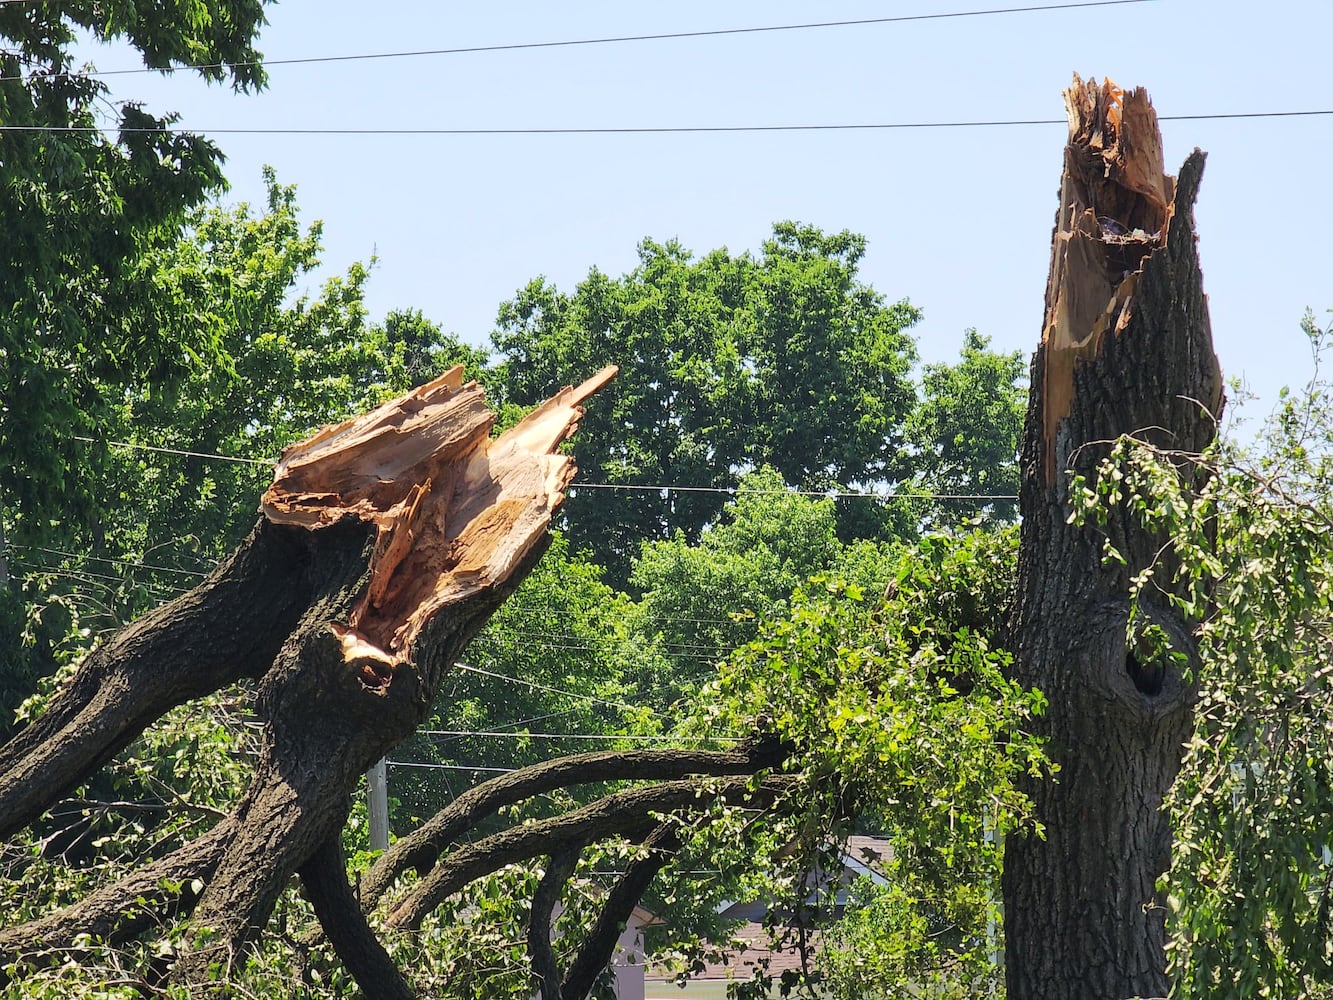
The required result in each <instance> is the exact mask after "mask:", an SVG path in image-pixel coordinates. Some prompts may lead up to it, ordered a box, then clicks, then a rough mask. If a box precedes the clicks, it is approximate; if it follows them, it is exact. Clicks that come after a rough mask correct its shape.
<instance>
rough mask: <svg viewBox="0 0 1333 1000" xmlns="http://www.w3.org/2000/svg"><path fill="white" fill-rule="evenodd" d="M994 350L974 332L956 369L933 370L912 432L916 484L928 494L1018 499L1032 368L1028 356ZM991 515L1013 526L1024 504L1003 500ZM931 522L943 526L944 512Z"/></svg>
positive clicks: (993, 506)
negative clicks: (1020, 440) (1027, 385)
mask: <svg viewBox="0 0 1333 1000" xmlns="http://www.w3.org/2000/svg"><path fill="white" fill-rule="evenodd" d="M989 344H990V338H988V337H983V336H982V335H981V334H979V333H977V331H976V330H968V331H967V333H966V334H965V335H964V337H963V350H962V359H961V360H960V361H959V362H958V363H957V364H956V365H946V364H938V365H926V366H925V369H924V371H923V373H922V378H921V387H922V392H923V399H922V401H921V403H920V405H919V406H918V407H917V408H916V410H914V411H913V413H912V415H911V418H910V419H909V420H908V422H907V428H906V434H907V437H908V438H909V439H910V441H911V442H912V444H913V446H914V447H915V449H916V451H917V454H916V459H915V463H914V464H915V467H916V480H915V481H914V485H915V486H916V487H918V488H920V489H924V490H928V491H930V492H933V493H957V494H986V495H994V494H1003V495H1010V496H1017V495H1018V437H1019V434H1020V433H1021V432H1022V429H1023V412H1024V410H1025V408H1026V406H1027V390H1026V388H1024V386H1023V385H1022V380H1023V375H1024V370H1025V368H1026V367H1027V366H1026V363H1025V362H1024V359H1023V356H1022V354H1021V353H1020V352H1018V351H1014V352H1012V353H1010V354H996V353H993V352H991V351H989V350H987V348H988V346H989ZM946 509H948V508H946ZM986 509H987V510H989V512H990V513H991V515H992V516H994V517H996V518H997V519H1000V520H1009V519H1012V518H1013V516H1014V514H1015V512H1016V511H1017V509H1018V504H1017V502H1016V501H996V502H994V503H992V504H989V505H987V507H986ZM930 516H931V519H932V520H935V519H936V518H937V517H938V514H935V513H934V512H931V514H930Z"/></svg>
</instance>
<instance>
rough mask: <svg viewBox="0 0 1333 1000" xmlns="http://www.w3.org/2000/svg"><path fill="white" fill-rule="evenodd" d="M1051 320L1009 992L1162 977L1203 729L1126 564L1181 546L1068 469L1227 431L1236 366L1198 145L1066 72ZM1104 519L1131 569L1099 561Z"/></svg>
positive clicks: (1137, 983) (1150, 986) (1038, 415)
mask: <svg viewBox="0 0 1333 1000" xmlns="http://www.w3.org/2000/svg"><path fill="white" fill-rule="evenodd" d="M1065 98H1066V104H1067V107H1068V112H1069V128H1070V138H1069V143H1068V146H1067V147H1066V151H1065V167H1064V175H1063V179H1062V181H1061V186H1060V207H1059V211H1058V214H1057V216H1056V226H1055V235H1054V242H1053V247H1052V252H1051V271H1050V277H1049V281H1048V285H1047V290H1046V319H1045V327H1044V329H1043V331H1042V338H1041V345H1040V347H1039V348H1038V350H1037V353H1036V355H1035V357H1034V359H1033V362H1032V388H1031V399H1030V404H1029V408H1028V415H1027V421H1026V426H1025V430H1024V438H1023V446H1022V468H1023V483H1022V494H1021V510H1022V516H1023V524H1022V542H1021V548H1020V557H1019V573H1018V596H1017V602H1016V605H1015V618H1014V622H1013V625H1014V643H1015V653H1016V656H1015V663H1014V668H1013V669H1014V673H1015V675H1016V677H1017V679H1018V680H1019V681H1021V682H1022V683H1023V684H1025V685H1029V686H1034V687H1037V688H1040V689H1041V690H1042V691H1043V692H1045V694H1046V695H1047V697H1048V698H1049V699H1050V707H1049V710H1048V711H1047V713H1046V715H1045V717H1044V718H1042V719H1040V720H1038V725H1039V728H1040V729H1041V730H1042V731H1044V735H1046V736H1048V737H1049V740H1050V743H1049V753H1050V755H1051V757H1052V759H1053V760H1054V761H1055V762H1056V763H1057V764H1058V765H1059V768H1060V770H1059V773H1058V774H1057V775H1056V776H1055V778H1054V780H1053V781H1049V782H1041V783H1034V784H1033V786H1032V787H1031V789H1030V792H1031V794H1032V797H1033V799H1034V803H1035V807H1036V819H1037V821H1038V822H1040V823H1041V824H1042V825H1043V826H1044V836H1042V837H1037V836H1029V837H1014V838H1011V839H1010V840H1009V842H1008V844H1007V848H1006V853H1005V865H1004V904H1005V945H1006V964H1007V971H1006V975H1007V980H1008V996H1009V997H1010V1000H1074V998H1078V1000H1121V998H1124V997H1131V996H1142V997H1161V996H1165V995H1166V993H1167V991H1168V983H1167V977H1166V958H1165V951H1164V945H1165V936H1166V935H1165V901H1164V900H1163V899H1161V898H1160V896H1159V894H1158V892H1157V890H1156V884H1155V883H1156V880H1157V878H1158V876H1160V875H1161V874H1162V873H1163V872H1164V871H1165V870H1166V867H1167V865H1168V862H1169V857H1170V844H1171V833H1170V829H1169V825H1168V819H1167V816H1166V814H1165V813H1163V812H1162V809H1161V807H1162V802H1163V799H1164V797H1165V796H1166V794H1167V791H1168V790H1169V789H1170V787H1171V784H1172V782H1173V780H1174V779H1175V776H1176V774H1177V772H1178V770H1179V767H1180V763H1181V758H1182V754H1183V744H1184V743H1185V741H1186V740H1187V739H1188V738H1189V736H1190V733H1191V724H1192V708H1193V690H1192V687H1191V684H1190V681H1189V678H1188V671H1187V670H1182V669H1181V666H1180V665H1179V664H1177V663H1175V662H1172V661H1170V660H1169V659H1166V658H1162V657H1158V658H1155V659H1154V658H1149V657H1147V656H1146V655H1145V654H1144V653H1143V651H1142V650H1140V649H1139V648H1137V647H1136V646H1135V643H1134V635H1133V634H1127V632H1130V631H1131V630H1129V629H1128V628H1127V627H1128V625H1129V617H1130V604H1129V580H1130V578H1131V576H1132V575H1133V574H1136V573H1138V572H1139V571H1140V570H1142V569H1143V568H1144V567H1146V566H1149V565H1156V566H1158V567H1159V573H1158V577H1159V578H1161V579H1170V578H1171V573H1170V569H1171V567H1170V565H1169V563H1170V560H1171V555H1170V552H1169V547H1167V546H1164V542H1165V541H1166V540H1165V539H1163V538H1160V537H1155V536H1152V535H1150V534H1149V533H1148V532H1145V531H1143V530H1142V529H1141V528H1139V527H1138V526H1137V525H1136V524H1135V523H1134V522H1133V521H1132V519H1131V518H1130V517H1129V516H1128V515H1126V514H1124V513H1121V512H1111V514H1110V520H1109V522H1108V525H1107V526H1104V527H1103V528H1097V527H1094V526H1091V525H1076V524H1070V523H1069V514H1070V505H1069V499H1070V492H1069V491H1070V473H1071V472H1076V473H1080V474H1083V475H1087V476H1089V478H1091V477H1092V475H1093V473H1094V472H1095V470H1096V468H1097V465H1098V463H1099V462H1100V461H1101V459H1102V458H1104V457H1105V456H1106V454H1107V449H1108V444H1109V442H1111V441H1112V440H1113V439H1115V438H1117V437H1119V436H1121V435H1125V434H1134V435H1137V436H1139V437H1142V438H1146V439H1147V440H1148V441H1150V442H1151V443H1153V444H1156V445H1160V446H1163V447H1166V448H1170V449H1179V450H1182V451H1185V452H1194V451H1199V450H1202V449H1203V448H1204V447H1205V446H1206V445H1207V444H1208V443H1209V442H1210V441H1211V440H1212V438H1213V436H1214V433H1215V428H1216V418H1217V417H1218V415H1219V414H1220V410H1221V407H1222V379H1221V374H1220V372H1219V369H1218V364H1217V359H1216V356H1215V355H1214V353H1213V348H1212V338H1211V333H1210V330H1209V324H1208V310H1207V303H1206V300H1205V298H1204V294H1203V280H1202V276H1201V274H1200V271H1199V264H1198V258H1197V254H1196V247H1195V234H1194V227H1193V204H1194V198H1195V195H1196V193H1197V190H1198V185H1199V179H1200V175H1201V174H1202V171H1203V161H1204V157H1203V154H1202V153H1200V152H1199V151H1198V150H1195V152H1194V153H1193V154H1191V155H1190V157H1189V158H1188V159H1187V160H1186V161H1185V164H1184V166H1183V167H1182V168H1181V170H1180V174H1179V177H1178V178H1172V177H1170V176H1168V175H1167V174H1165V172H1164V170H1163V164H1162V144H1161V137H1160V134H1159V132H1158V128H1157V117H1156V113H1155V112H1154V111H1153V108H1152V105H1151V104H1150V102H1149V100H1148V96H1147V94H1146V93H1145V92H1144V91H1143V90H1134V91H1131V92H1129V93H1125V94H1123V95H1122V93H1121V91H1119V90H1118V89H1117V88H1116V87H1115V86H1114V85H1113V84H1111V83H1110V82H1109V81H1108V82H1106V83H1104V84H1102V85H1100V86H1099V85H1096V84H1094V83H1091V82H1086V83H1085V82H1084V81H1082V80H1080V79H1079V78H1078V77H1075V78H1074V85H1073V87H1072V88H1071V89H1070V90H1068V91H1066V94H1065ZM1107 532H1109V534H1110V536H1111V539H1112V541H1113V542H1114V543H1115V544H1116V546H1117V547H1118V548H1119V550H1120V551H1121V552H1122V553H1123V554H1124V555H1125V557H1126V559H1127V561H1128V563H1127V565H1124V566H1119V565H1114V566H1113V565H1106V564H1104V563H1103V559H1102V556H1103V541H1104V538H1105V533H1107ZM1140 611H1141V614H1140V619H1139V621H1140V623H1141V624H1146V623H1152V624H1155V625H1158V626H1160V627H1161V628H1163V629H1165V631H1166V633H1167V634H1168V635H1169V636H1170V637H1171V638H1172V640H1173V643H1174V644H1175V646H1176V647H1177V648H1178V649H1182V650H1185V651H1189V650H1190V649H1191V646H1190V640H1189V633H1190V628H1191V623H1189V622H1184V621H1180V620H1179V619H1178V617H1177V616H1176V614H1175V612H1174V611H1172V610H1171V609H1169V608H1168V607H1166V606H1165V602H1163V603H1162V604H1160V605H1159V604H1154V603H1153V602H1152V601H1151V600H1146V601H1144V602H1143V605H1142V607H1141V609H1140Z"/></svg>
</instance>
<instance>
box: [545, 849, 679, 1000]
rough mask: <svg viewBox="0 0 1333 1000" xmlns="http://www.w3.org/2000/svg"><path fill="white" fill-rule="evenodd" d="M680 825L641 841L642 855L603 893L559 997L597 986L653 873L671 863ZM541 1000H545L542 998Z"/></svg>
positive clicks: (582, 995)
mask: <svg viewBox="0 0 1333 1000" xmlns="http://www.w3.org/2000/svg"><path fill="white" fill-rule="evenodd" d="M680 846H681V835H680V826H679V825H677V824H675V823H663V824H662V825H661V826H659V827H658V828H657V829H656V830H654V831H653V832H652V833H651V834H649V835H648V839H647V840H645V841H644V842H643V854H642V856H640V857H638V858H635V859H634V860H633V861H631V862H630V863H629V865H627V866H626V868H625V874H624V875H622V876H621V877H620V880H619V881H618V882H616V884H615V886H614V887H613V888H612V889H611V891H610V892H609V893H608V894H607V897H606V903H605V905H604V906H603V907H602V912H601V913H600V914H598V916H597V922H596V923H594V924H593V926H592V930H590V931H588V936H587V938H585V939H584V942H583V945H582V947H580V948H579V951H578V954H577V955H575V956H574V959H573V961H571V962H570V963H569V968H568V969H567V970H566V972H565V978H564V982H563V983H562V984H561V994H562V995H563V996H565V997H568V998H571V1000H572V998H574V997H586V996H587V995H588V994H589V993H591V992H592V988H593V986H595V985H596V983H597V977H598V975H600V974H601V971H602V970H603V969H605V968H606V966H607V963H608V962H610V961H611V956H612V955H614V954H615V950H616V942H617V941H618V940H619V939H620V935H621V933H622V932H623V931H624V929H625V926H626V925H627V924H628V923H629V919H630V915H631V914H632V913H633V912H634V907H636V906H638V905H639V900H640V899H642V898H643V894H644V892H646V891H647V889H648V885H649V884H650V883H651V882H652V880H653V878H654V877H656V875H657V873H658V872H660V871H661V870H662V869H663V868H665V867H666V866H667V865H668V864H670V863H671V859H672V857H673V856H674V855H675V853H676V852H677V851H678V850H680ZM543 1000H545V998H543Z"/></svg>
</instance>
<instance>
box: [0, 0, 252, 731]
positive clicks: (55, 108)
mask: <svg viewBox="0 0 1333 1000" xmlns="http://www.w3.org/2000/svg"><path fill="white" fill-rule="evenodd" d="M263 20H264V19H263V6H262V4H261V3H260V2H259V0H223V2H218V3H211V2H210V3H206V2H203V0H187V2H185V3H183V4H178V5H176V6H175V7H173V8H172V10H171V11H170V12H166V11H162V10H150V9H147V8H144V7H142V6H141V5H136V4H134V3H131V2H124V0H111V2H109V3H90V2H67V3H41V4H27V3H25V4H5V5H3V9H0V40H2V41H3V45H0V49H2V50H3V51H2V52H0V119H3V121H4V122H5V125H6V126H7V131H6V132H5V133H4V135H3V137H0V162H2V163H3V181H4V183H3V184H0V227H3V230H4V232H5V234H6V238H5V241H4V248H3V250H0V255H3V262H2V263H0V368H2V369H3V376H2V377H0V386H2V387H3V388H0V394H2V395H0V532H2V533H3V534H4V536H5V537H6V538H7V539H8V540H9V541H10V542H11V543H14V544H17V545H43V546H50V547H55V548H70V547H83V546H84V545H85V544H86V543H87V541H88V538H87V535H86V534H84V531H83V529H84V526H85V525H86V524H88V523H89V521H90V520H92V518H93V515H94V513H95V511H96V508H97V506H98V504H99V503H100V497H99V495H98V494H97V493H96V491H94V490H92V489H90V488H89V486H90V484H89V481H88V478H87V473H88V472H89V471H90V470H91V469H95V468H97V467H99V466H101V465H102V464H103V463H104V462H105V460H106V448H105V445H104V444H103V442H104V441H105V436H104V435H103V434H102V433H101V430H102V424H103V421H104V420H105V419H106V416H107V409H108V406H109V405H112V404H114V401H115V399H116V396H117V394H118V392H119V391H121V390H123V389H125V388H126V387H129V386H133V385H136V384H139V383H142V382H149V381H151V382H154V383H156V384H157V385H158V386H159V387H160V390H161V391H162V392H163V393H167V394H170V393H171V392H173V391H174V390H175V389H177V388H178V387H179V385H180V382H181V380H182V379H183V378H184V376H185V374H186V372H187V371H188V370H189V368H190V367H191V365H192V364H194V363H196V362H197V361H199V360H200V359H213V358H216V356H217V352H218V345H217V342H216V327H215V326H213V325H212V324H202V325H199V326H195V325H193V324H190V323H189V322H186V321H185V317H186V316H188V314H189V313H190V311H191V310H190V304H189V302H188V301H187V300H182V299H179V298H172V297H169V296H163V295H161V294H159V290H158V288H157V287H156V281H157V274H156V272H155V270H154V268H152V267H150V266H145V264H144V253H145V251H146V250H148V249H149V248H152V247H154V246H158V245H161V244H162V243H164V242H165V243H170V242H172V241H173V240H174V238H175V235H176V233H177V231H178V229H179V227H180V224H181V222H182V219H183V213H184V212H185V211H186V210H188V209H189V208H191V207H193V206H195V205H198V204H200V203H201V202H202V201H203V200H204V199H205V198H206V197H207V196H208V195H209V194H210V193H213V192H216V191H218V190H220V189H221V188H222V187H223V185H224V182H223V178H222V173H221V162H222V154H221V152H220V151H219V150H218V149H217V147H216V146H214V145H213V144H212V143H211V142H209V141H208V140H206V139H204V138H202V137H201V136H197V135H192V134H189V133H185V132H177V131H173V130H170V129H168V128H166V127H167V126H170V125H171V122H172V120H173V119H172V117H171V116H170V115H165V116H155V115H153V114H151V113H149V112H148V111H147V110H145V109H144V108H143V107H142V106H140V105H138V104H133V103H128V104H123V105H121V106H120V107H119V108H117V109H115V120H114V121H113V122H110V123H108V122H107V121H105V120H104V115H103V112H104V110H105V109H106V108H108V107H109V105H107V104H106V102H105V95H106V93H107V88H106V86H105V85H104V84H103V83H101V82H100V81H98V80H96V79H93V78H91V77H88V76H85V75H83V74H81V73H80V72H78V71H77V67H75V65H74V63H73V55H72V50H73V46H74V42H75V37H76V34H77V33H78V32H84V33H86V35H87V36H89V37H92V38H94V39H99V40H113V39H123V40H125V41H127V42H129V43H130V45H131V46H133V47H134V48H135V49H137V50H138V51H139V52H140V53H141V54H142V56H143V58H144V62H145V64H146V65H147V66H149V67H150V68H153V69H168V68H170V67H173V66H193V65H202V68H201V69H199V70H197V72H199V73H200V74H201V75H203V76H204V77H206V78H207V79H210V80H214V81H219V82H222V81H230V83H231V84H232V86H233V87H235V88H236V89H238V90H252V89H255V88H258V87H260V86H262V85H263V82H264V73H263V70H262V68H261V67H260V63H259V53H258V52H257V51H256V50H255V48H254V43H255V38H256V35H257V33H258V31H259V28H260V26H261V25H262V24H263ZM104 127H105V128H106V129H107V131H103V130H102V129H103V128H104ZM106 387H112V388H113V389H114V390H116V391H115V392H112V393H111V394H110V395H109V396H108V395H107V394H106V393H105V391H104V389H105V388H106ZM83 437H90V438H92V439H94V443H93V444H91V445H90V444H88V443H87V442H85V441H81V440H79V439H80V438H83ZM24 603H25V602H24V597H23V594H22V593H21V592H17V591H15V590H10V589H6V590H5V591H4V592H3V594H2V595H0V626H3V639H2V640H0V642H2V644H3V646H4V649H3V651H0V706H3V708H4V710H5V711H4V713H3V715H4V719H3V721H0V732H3V731H4V728H6V727H7V726H8V718H7V717H8V714H9V710H10V709H12V707H13V705H14V704H15V701H16V699H17V698H18V697H21V696H22V695H23V694H26V693H27V692H28V691H29V690H30V686H31V682H32V677H33V673H34V670H35V669H36V670H40V669H43V668H44V667H43V665H42V664H41V663H39V664H37V665H36V666H34V664H33V663H32V662H31V661H30V655H29V654H26V653H24V652H23V651H22V649H21V648H20V646H21V644H20V635H21V633H22V632H23V631H24V628H25V626H26V625H28V624H30V623H28V622H26V621H25V616H26V612H25V608H24ZM38 631H39V632H41V631H43V630H42V629H41V628H40V627H39V628H38ZM55 632H56V633H57V634H59V632H60V629H59V627H56V628H55ZM53 641H55V640H54V639H53V638H52V637H51V636H50V635H42V636H40V637H39V640H38V643H39V645H40V646H43V647H45V646H49V645H50V643H51V642H53ZM39 653H40V650H39ZM40 659H41V657H40V655H39V660H40ZM46 665H47V666H49V660H48V661H47V664H46Z"/></svg>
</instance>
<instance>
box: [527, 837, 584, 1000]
mask: <svg viewBox="0 0 1333 1000" xmlns="http://www.w3.org/2000/svg"><path fill="white" fill-rule="evenodd" d="M578 863H579V847H578V846H573V847H568V848H566V849H564V850H562V851H557V852H556V853H555V854H552V855H551V856H550V857H549V858H547V861H546V871H545V872H543V873H542V877H541V881H539V882H538V883H537V888H536V889H535V890H534V891H533V893H532V906H531V910H530V913H529V916H528V955H529V957H530V958H531V959H532V974H533V976H534V977H535V978H536V980H537V983H538V985H539V986H540V987H541V1000H561V992H560V963H559V962H558V961H557V960H556V957H555V948H553V947H552V946H551V931H552V926H551V925H552V924H553V923H554V920H555V906H556V904H557V903H559V902H560V894H561V893H562V892H563V891H564V888H565V883H566V882H568V881H569V878H570V876H571V875H573V874H574V869H575V868H576V867H577V866H578Z"/></svg>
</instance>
